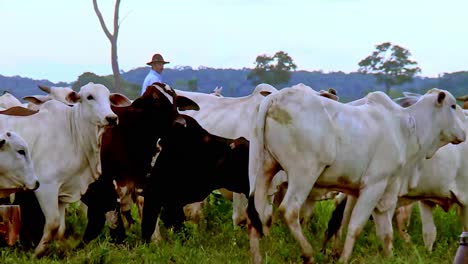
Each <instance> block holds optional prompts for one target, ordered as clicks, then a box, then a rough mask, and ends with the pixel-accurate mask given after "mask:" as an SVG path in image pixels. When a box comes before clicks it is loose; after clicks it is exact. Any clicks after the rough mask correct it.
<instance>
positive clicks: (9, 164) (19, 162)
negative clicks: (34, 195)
mask: <svg viewBox="0 0 468 264" xmlns="http://www.w3.org/2000/svg"><path fill="white" fill-rule="evenodd" d="M37 188H39V181H38V178H37V175H36V172H35V171H34V165H33V162H32V160H31V154H30V152H29V148H28V145H27V143H26V142H25V141H24V139H23V138H22V137H21V136H19V135H18V134H17V133H15V132H12V131H4V132H2V133H0V197H7V196H8V195H9V194H11V193H15V192H17V191H21V190H36V189H37Z"/></svg>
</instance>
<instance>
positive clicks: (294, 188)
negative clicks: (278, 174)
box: [279, 165, 325, 263]
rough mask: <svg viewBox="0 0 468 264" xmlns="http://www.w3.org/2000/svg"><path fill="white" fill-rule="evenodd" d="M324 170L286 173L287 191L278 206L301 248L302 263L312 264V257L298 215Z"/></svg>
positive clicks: (316, 167) (317, 168)
mask: <svg viewBox="0 0 468 264" xmlns="http://www.w3.org/2000/svg"><path fill="white" fill-rule="evenodd" d="M311 168H315V170H314V169H311ZM324 169H325V165H323V166H318V165H315V166H313V165H312V166H311V167H310V168H308V169H299V168H297V167H296V168H294V169H291V170H289V171H287V175H288V189H287V190H286V194H285V196H284V199H283V201H282V202H281V204H280V206H279V211H280V212H281V213H282V214H283V216H284V219H285V221H286V224H287V225H288V227H289V230H291V233H292V235H293V237H294V238H295V239H296V241H297V242H298V243H299V245H300V247H301V250H302V258H303V260H304V263H314V257H313V250H312V246H311V245H310V243H309V241H307V239H306V238H305V236H304V234H303V232H302V227H301V224H300V222H299V213H300V211H301V208H302V206H303V204H304V201H305V200H306V199H307V197H308V195H309V193H310V192H311V190H312V187H313V185H314V183H315V181H316V179H317V177H318V176H319V175H320V174H321V172H322V171H323V170H324Z"/></svg>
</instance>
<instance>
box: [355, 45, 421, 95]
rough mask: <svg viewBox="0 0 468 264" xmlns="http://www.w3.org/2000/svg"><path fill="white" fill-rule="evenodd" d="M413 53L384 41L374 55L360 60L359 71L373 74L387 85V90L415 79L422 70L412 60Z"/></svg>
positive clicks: (379, 81)
mask: <svg viewBox="0 0 468 264" xmlns="http://www.w3.org/2000/svg"><path fill="white" fill-rule="evenodd" d="M410 56H411V53H410V52H409V51H408V50H407V49H405V48H402V47H401V46H398V45H393V44H392V43H390V42H384V43H382V44H380V45H377V46H376V50H375V51H374V52H372V55H370V56H367V57H366V58H365V59H363V60H361V61H360V62H359V72H362V73H366V74H373V75H375V77H376V78H377V82H378V83H380V84H384V85H385V92H386V93H387V94H389V92H390V88H391V87H392V86H395V85H401V84H404V83H407V82H411V81H413V77H414V76H415V75H416V73H419V72H421V69H420V68H419V67H417V62H416V61H413V60H410V59H409V57H410Z"/></svg>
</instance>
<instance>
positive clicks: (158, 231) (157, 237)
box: [151, 217, 162, 243]
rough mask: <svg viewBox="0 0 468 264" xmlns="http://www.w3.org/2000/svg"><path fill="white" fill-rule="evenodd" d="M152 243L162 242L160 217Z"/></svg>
mask: <svg viewBox="0 0 468 264" xmlns="http://www.w3.org/2000/svg"><path fill="white" fill-rule="evenodd" d="M151 241H152V242H154V243H159V242H161V241H162V236H161V229H160V227H159V217H158V220H157V221H156V228H155V230H154V233H153V235H152V236H151Z"/></svg>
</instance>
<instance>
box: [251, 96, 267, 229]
mask: <svg viewBox="0 0 468 264" xmlns="http://www.w3.org/2000/svg"><path fill="white" fill-rule="evenodd" d="M271 98H272V96H271V95H269V96H267V97H266V98H264V99H263V100H262V101H261V103H260V105H259V109H258V113H257V117H256V120H255V124H254V125H253V127H254V129H253V131H252V136H251V138H250V147H249V184H250V195H249V204H248V207H247V215H248V217H249V219H250V222H251V224H252V226H253V227H254V228H255V229H256V230H257V231H258V233H260V234H263V223H262V220H261V219H262V218H261V216H263V215H262V214H263V213H264V212H263V211H264V208H265V204H266V202H267V197H266V190H264V189H265V186H261V184H262V183H264V182H265V179H263V178H261V179H257V178H256V177H264V176H263V171H262V170H263V161H264V160H265V150H264V149H265V140H264V136H265V123H266V116H267V111H268V108H269V107H270V105H271ZM259 188H262V189H259ZM255 192H257V194H256V195H255ZM263 196H264V197H263ZM255 201H257V203H256V202H255ZM257 206H258V208H257Z"/></svg>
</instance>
